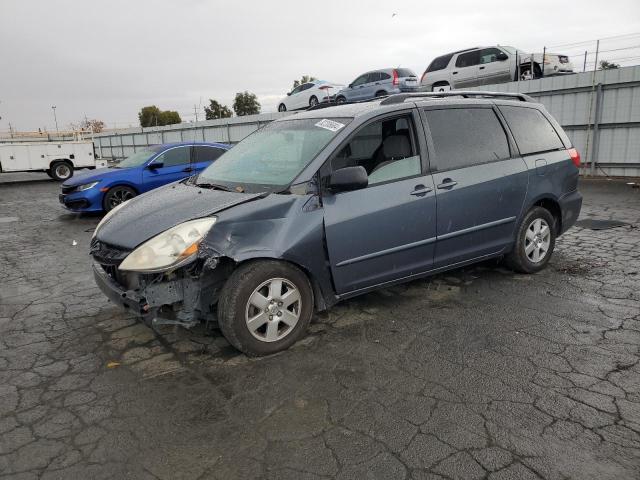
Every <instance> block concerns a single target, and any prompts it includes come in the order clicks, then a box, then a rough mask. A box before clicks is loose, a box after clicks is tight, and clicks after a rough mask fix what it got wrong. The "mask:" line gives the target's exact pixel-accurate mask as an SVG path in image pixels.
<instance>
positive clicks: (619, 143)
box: [94, 67, 640, 176]
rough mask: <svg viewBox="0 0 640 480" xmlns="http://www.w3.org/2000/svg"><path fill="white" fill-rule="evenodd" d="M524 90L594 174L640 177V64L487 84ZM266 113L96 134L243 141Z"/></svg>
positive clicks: (124, 141) (131, 148) (131, 140)
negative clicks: (541, 106) (561, 130)
mask: <svg viewBox="0 0 640 480" xmlns="http://www.w3.org/2000/svg"><path fill="white" fill-rule="evenodd" d="M479 89H481V90H491V91H499V92H522V93H527V94H528V95H531V96H532V97H534V98H536V99H538V100H539V101H540V102H542V103H543V104H544V105H545V106H546V107H547V109H548V110H549V111H550V112H551V113H552V114H553V116H554V117H555V118H556V119H557V120H558V121H559V122H560V124H561V125H562V126H563V127H564V129H565V130H566V131H567V134H568V135H569V137H571V139H572V141H573V143H574V145H575V146H576V148H578V150H579V151H580V153H581V154H582V161H583V163H585V164H586V165H587V166H586V167H585V169H584V171H583V173H585V174H590V175H611V176H640V67H624V68H620V69H616V70H600V71H597V72H595V74H594V72H585V73H578V74H575V75H567V76H562V77H548V78H542V79H539V80H530V81H523V82H512V83H503V84H499V85H486V86H482V87H479ZM286 115H290V112H286V113H266V114H261V115H251V116H246V117H235V118H228V119H222V120H208V121H203V122H198V123H186V124H180V125H170V126H166V127H152V128H130V129H126V130H118V131H111V132H106V133H101V134H97V135H95V138H94V141H95V145H96V150H97V151H98V153H99V154H100V155H101V156H102V157H105V158H113V159H121V158H124V157H126V156H128V155H131V154H132V153H134V152H135V151H136V149H139V148H141V147H145V146H147V145H153V144H158V143H168V142H180V141H212V142H225V143H237V142H239V141H240V140H242V139H243V138H244V137H246V136H247V135H249V134H250V133H252V132H254V131H255V130H257V129H258V128H260V127H262V126H263V125H265V124H267V123H269V122H270V121H272V120H274V119H276V118H280V117H283V116H286Z"/></svg>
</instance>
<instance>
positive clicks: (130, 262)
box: [118, 217, 216, 273]
mask: <svg viewBox="0 0 640 480" xmlns="http://www.w3.org/2000/svg"><path fill="white" fill-rule="evenodd" d="M214 223H216V218H215V217H208V218H200V219H198V220H190V221H188V222H184V223H181V224H180V225H176V226H175V227H173V228H170V229H169V230H167V231H165V232H162V233H161V234H160V235H157V236H155V237H153V238H152V239H151V240H147V241H146V242H145V243H143V244H142V245H140V246H139V247H138V248H136V249H135V250H134V251H133V252H131V253H130V254H129V255H128V256H127V258H125V259H124V261H123V262H122V263H121V264H120V266H119V267H118V268H119V269H120V270H129V271H134V272H148V273H155V272H164V271H165V270H168V269H170V268H176V267H179V266H181V265H184V264H186V263H188V262H190V261H191V260H193V258H195V256H196V255H197V253H198V245H200V242H201V241H202V239H203V238H204V236H205V235H206V234H207V232H208V231H209V229H210V228H211V227H212V226H213V224H214Z"/></svg>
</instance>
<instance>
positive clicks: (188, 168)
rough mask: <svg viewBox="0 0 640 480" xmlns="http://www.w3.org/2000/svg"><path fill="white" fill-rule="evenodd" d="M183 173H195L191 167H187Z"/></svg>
mask: <svg viewBox="0 0 640 480" xmlns="http://www.w3.org/2000/svg"><path fill="white" fill-rule="evenodd" d="M182 171H183V172H193V168H191V167H187V168H185V169H184V170H182Z"/></svg>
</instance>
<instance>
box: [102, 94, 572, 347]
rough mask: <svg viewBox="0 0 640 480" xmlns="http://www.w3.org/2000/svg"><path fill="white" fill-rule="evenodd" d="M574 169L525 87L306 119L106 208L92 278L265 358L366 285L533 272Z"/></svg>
mask: <svg viewBox="0 0 640 480" xmlns="http://www.w3.org/2000/svg"><path fill="white" fill-rule="evenodd" d="M579 166H580V157H579V155H578V153H577V151H576V150H575V149H574V148H573V147H572V145H571V142H570V140H569V138H568V137H567V135H566V134H565V133H564V131H563V130H562V129H561V128H560V126H559V125H558V123H557V122H556V121H555V120H554V119H553V118H552V117H551V116H550V115H549V113H547V111H546V110H545V109H544V107H543V106H542V105H540V104H537V103H534V102H533V100H532V99H531V98H529V97H527V96H526V95H521V94H497V93H490V92H443V93H415V94H411V93H408V94H398V95H393V96H390V97H387V98H384V99H376V100H374V101H370V102H363V103H355V104H345V105H340V106H332V107H328V108H315V109H310V110H309V111H306V112H303V113H300V114H297V115H291V116H288V117H285V118H282V119H279V120H276V121H273V122H271V123H270V124H268V125H267V126H265V127H264V128H262V129H261V130H259V131H257V132H255V133H253V134H252V135H250V136H249V137H247V138H246V139H244V140H243V141H242V142H240V143H239V144H238V145H236V146H235V147H234V148H233V149H231V150H229V151H228V152H226V153H225V154H224V155H222V156H221V157H220V158H219V159H218V160H217V161H216V162H214V163H213V164H212V165H211V166H209V167H208V168H207V169H205V170H204V171H202V172H201V173H200V174H199V175H197V176H193V177H190V178H188V179H185V180H182V181H180V182H177V183H174V184H171V185H168V186H165V187H162V188H160V189H157V190H154V191H152V192H149V193H147V194H145V195H142V196H140V197H136V198H134V199H132V200H129V201H128V202H126V203H123V204H121V205H119V206H118V207H117V208H115V209H113V210H112V211H111V212H109V213H108V214H107V215H106V216H105V217H104V218H103V220H102V221H101V222H100V224H99V225H98V226H97V228H96V230H95V233H94V237H93V239H92V242H91V255H92V256H93V259H94V265H93V271H94V276H95V279H96V282H97V284H98V286H99V287H100V289H101V290H102V291H103V292H104V293H105V294H106V295H107V296H108V297H109V298H110V299H111V300H112V301H113V302H114V303H116V304H118V305H120V306H122V307H125V308H127V309H129V310H130V311H131V312H133V313H134V314H135V315H137V316H139V317H142V318H144V319H146V320H147V322H148V323H150V324H152V325H153V324H162V323H169V324H176V325H182V326H185V327H191V326H193V325H195V324H196V323H197V322H200V321H212V322H217V324H218V325H219V328H220V330H221V331H222V333H223V334H224V336H225V337H226V338H227V340H228V341H229V342H230V343H231V344H232V345H234V346H235V347H236V348H238V349H239V350H241V351H242V352H245V353H246V354H247V355H252V356H258V355H267V354H271V353H275V352H278V351H280V350H283V349H286V348H288V347H289V346H291V345H292V344H293V343H294V342H296V341H297V340H299V339H300V338H301V337H302V336H304V335H305V331H306V329H307V326H308V325H309V322H310V320H311V318H312V315H313V313H314V311H319V310H325V309H327V308H329V307H331V306H332V305H334V304H335V303H336V302H338V301H340V300H343V299H346V298H350V297H353V296H355V295H359V294H362V293H365V292H368V291H371V290H373V289H377V288H381V287H386V286H389V285H393V284H396V283H400V282H406V281H409V280H412V279H415V278H419V277H423V276H427V275H431V274H434V273H437V272H442V271H443V270H448V269H452V268H457V267H460V266H463V265H467V264H470V263H474V262H478V261H482V260H486V259H489V258H497V257H504V258H505V260H506V262H507V264H508V265H510V266H511V267H512V268H513V269H515V270H516V271H518V272H523V273H534V272H537V271H539V270H541V269H542V268H544V266H545V265H546V264H547V262H548V261H549V258H550V257H551V254H552V252H553V249H554V244H555V241H556V238H557V237H558V236H559V235H561V234H562V233H563V232H565V231H566V230H567V229H568V228H569V227H571V226H572V225H573V224H574V222H575V221H576V219H577V218H578V215H579V212H580V207H581V204H582V197H581V195H580V193H579V192H578V190H577V185H578V173H579Z"/></svg>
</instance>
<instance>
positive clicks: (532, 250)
mask: <svg viewBox="0 0 640 480" xmlns="http://www.w3.org/2000/svg"><path fill="white" fill-rule="evenodd" d="M550 245H551V229H550V228H549V224H548V223H547V222H546V221H545V220H544V219H542V218H536V219H534V220H533V221H532V222H531V223H530V224H529V227H528V228H527V233H526V235H525V237H524V253H525V255H526V256H527V258H528V259H529V261H531V262H533V263H540V262H541V261H542V260H544V258H545V257H546V256H547V253H548V252H549V246H550Z"/></svg>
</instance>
